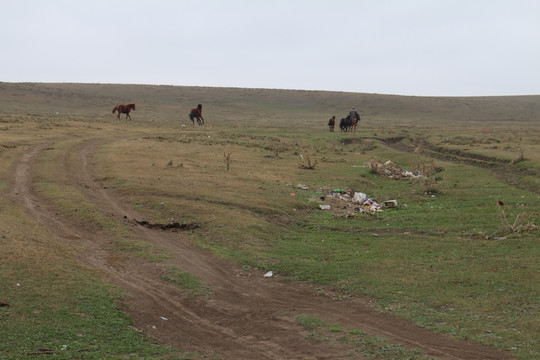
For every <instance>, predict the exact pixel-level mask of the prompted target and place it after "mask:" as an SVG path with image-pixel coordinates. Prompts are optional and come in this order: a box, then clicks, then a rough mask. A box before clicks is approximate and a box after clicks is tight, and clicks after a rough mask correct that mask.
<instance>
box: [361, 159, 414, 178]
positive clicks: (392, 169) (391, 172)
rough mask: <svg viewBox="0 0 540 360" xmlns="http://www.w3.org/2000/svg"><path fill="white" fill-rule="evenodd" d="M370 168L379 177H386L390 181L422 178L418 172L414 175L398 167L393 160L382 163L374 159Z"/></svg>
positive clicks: (369, 163) (370, 163) (370, 162)
mask: <svg viewBox="0 0 540 360" xmlns="http://www.w3.org/2000/svg"><path fill="white" fill-rule="evenodd" d="M368 166H369V167H370V168H371V170H372V171H373V172H374V173H375V174H378V175H381V176H386V177H388V178H390V179H396V180H406V179H419V178H421V177H422V174H421V173H420V171H418V170H416V171H415V172H414V173H413V172H412V171H409V170H403V169H402V168H401V166H399V165H397V164H396V163H394V162H393V161H391V160H388V161H387V162H385V163H383V162H382V161H379V160H376V159H372V160H370V161H369V162H368Z"/></svg>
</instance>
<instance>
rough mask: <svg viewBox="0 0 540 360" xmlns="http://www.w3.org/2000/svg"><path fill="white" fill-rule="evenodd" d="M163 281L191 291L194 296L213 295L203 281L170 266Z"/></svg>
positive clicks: (163, 276) (163, 275) (162, 277)
mask: <svg viewBox="0 0 540 360" xmlns="http://www.w3.org/2000/svg"><path fill="white" fill-rule="evenodd" d="M160 277H161V279H163V280H165V281H169V282H171V283H173V284H175V285H177V286H179V287H180V288H182V289H186V290H189V293H190V295H192V296H206V295H208V294H210V293H211V289H210V288H209V287H207V286H205V285H203V284H202V283H201V280H200V279H199V278H198V277H197V276H195V275H193V274H191V273H188V272H184V271H180V270H178V269H177V268H176V267H174V266H170V267H169V268H168V270H167V272H166V273H164V274H162V275H161V276H160Z"/></svg>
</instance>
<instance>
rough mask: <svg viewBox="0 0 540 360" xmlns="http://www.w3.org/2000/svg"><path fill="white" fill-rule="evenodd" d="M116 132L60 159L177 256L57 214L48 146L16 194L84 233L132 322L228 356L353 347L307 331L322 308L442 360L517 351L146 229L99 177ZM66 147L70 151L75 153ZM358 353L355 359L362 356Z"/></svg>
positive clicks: (328, 354)
mask: <svg viewBox="0 0 540 360" xmlns="http://www.w3.org/2000/svg"><path fill="white" fill-rule="evenodd" d="M114 140H116V139H113V138H96V139H86V140H82V141H81V142H79V143H77V144H76V145H73V147H72V148H71V149H70V150H69V151H67V152H66V154H64V155H63V156H64V157H65V162H64V163H63V164H59V166H64V167H66V168H69V169H70V174H71V181H72V182H73V183H74V184H76V186H78V187H80V188H81V189H84V191H85V193H86V194H87V196H88V199H89V200H90V201H92V202H93V203H94V204H96V205H98V206H99V208H100V209H101V211H102V212H103V213H105V214H111V216H112V217H114V218H115V219H116V220H117V221H119V222H125V223H126V225H128V226H129V230H130V232H131V233H132V235H133V236H134V237H135V238H137V239H139V240H141V241H144V242H146V243H148V244H151V245H154V246H156V247H158V248H160V249H162V250H163V251H165V252H167V253H168V254H170V255H171V258H170V259H167V260H165V261H164V262H163V263H149V262H145V261H143V260H142V259H139V258H137V257H135V256H133V257H130V258H129V259H117V258H116V257H115V256H114V254H111V252H110V251H109V242H110V239H107V238H106V235H104V234H100V233H93V232H89V231H85V230H84V229H77V228H75V227H74V226H73V225H72V224H70V223H69V221H68V220H67V219H64V218H62V217H61V216H60V215H56V213H55V212H54V211H53V209H49V208H48V207H47V205H46V204H45V202H43V201H42V200H40V199H39V198H38V197H37V196H36V195H35V194H34V193H33V192H32V166H33V163H34V161H37V160H38V159H39V155H40V154H41V153H42V151H44V150H45V149H46V148H47V146H48V144H42V145H38V146H36V147H33V148H31V149H30V150H29V151H27V152H26V153H25V154H24V155H23V156H22V157H21V159H20V161H19V164H18V165H17V167H16V169H15V171H14V175H13V176H14V184H15V185H14V190H13V194H14V196H16V197H17V198H19V204H20V205H21V206H24V207H25V208H26V209H27V210H28V211H29V212H30V213H31V214H32V216H33V217H35V218H36V219H37V220H38V221H40V222H42V223H43V225H44V226H45V225H47V226H52V227H53V229H54V230H57V231H58V232H57V234H58V236H60V237H65V238H69V239H74V238H75V239H78V240H77V242H78V243H79V244H80V245H81V246H83V247H84V248H85V250H84V252H83V254H81V259H82V260H83V261H85V262H86V263H88V264H89V265H91V266H92V267H94V268H96V269H98V270H99V271H101V272H102V273H103V274H104V275H105V277H106V278H107V279H108V280H109V281H111V282H112V283H113V284H115V285H117V286H118V287H120V288H121V289H123V290H125V291H126V292H127V293H128V294H129V296H128V298H127V299H126V302H127V304H128V309H127V310H126V312H127V313H128V314H129V315H130V316H131V317H132V318H133V321H134V325H135V327H137V328H138V329H140V330H142V331H144V332H145V333H146V334H147V335H148V336H149V337H151V338H153V339H156V340H157V341H158V342H159V343H162V344H167V345H170V346H173V347H175V348H177V349H179V350H182V351H196V352H199V353H201V354H206V355H210V356H217V357H219V358H222V359H250V358H253V357H255V356H257V357H258V358H260V359H342V358H347V357H348V356H347V354H348V353H349V351H350V350H351V348H347V347H346V346H336V345H333V344H331V343H328V342H317V341H315V340H310V339H307V338H306V337H305V333H306V332H305V331H304V330H303V329H301V328H300V326H298V325H297V324H296V322H295V316H297V315H316V316H318V317H319V318H321V319H322V320H324V321H328V322H332V323H338V324H340V325H341V326H342V327H344V328H347V329H362V330H365V331H366V332H367V333H369V334H373V335H378V336H382V337H384V338H386V339H387V340H389V341H391V342H395V343H401V344H403V345H404V346H406V347H410V348H417V349H420V350H421V351H422V352H423V353H425V354H427V355H430V356H433V357H437V358H440V359H486V360H487V359H493V360H496V359H511V358H512V356H511V355H510V354H508V353H506V352H503V351H500V350H498V349H494V348H491V347H487V346H483V345H479V344H476V343H472V342H469V341H464V340H457V339H454V338H451V337H449V336H445V335H441V334H435V333H433V332H431V331H428V330H425V329H422V328H419V327H417V326H415V325H414V324H412V323H411V322H409V321H406V320H402V319H399V318H395V317H393V316H390V315H387V314H381V313H377V312H375V311H374V310H373V309H372V308H371V307H370V305H369V301H368V299H364V298H361V297H355V298H351V299H346V300H341V301H337V300H335V298H336V296H335V295H336V294H333V293H331V292H323V291H316V290H314V289H312V288H311V287H309V286H308V285H307V284H302V283H297V282H295V283H293V284H291V283H286V282H284V281H281V279H279V276H277V277H274V278H271V279H266V278H264V277H263V276H262V273H259V272H251V273H246V272H244V271H243V270H242V269H241V268H240V267H239V266H238V265H237V264H234V263H231V262H228V261H225V260H222V259H219V258H216V257H215V256H213V255H212V254H211V253H209V252H207V251H204V250H201V249H199V248H197V247H195V246H193V245H192V244H191V243H190V241H189V239H188V238H187V235H185V234H182V233H170V232H163V231H159V230H151V229H147V228H145V227H143V226H140V225H137V224H135V223H134V222H132V221H129V219H135V218H140V214H137V213H135V212H134V211H132V210H129V209H127V208H126V207H124V206H123V205H122V203H121V202H120V201H119V200H118V199H117V198H116V197H115V196H114V193H113V191H111V190H110V189H105V188H103V186H101V185H100V184H99V182H98V181H97V180H95V179H96V175H98V174H95V173H94V168H93V165H92V161H93V158H92V156H93V154H94V153H95V152H96V151H97V150H98V149H99V148H100V147H101V146H103V145H105V144H107V143H109V142H111V141H114ZM68 153H69V154H68ZM169 266H175V267H177V268H178V269H180V270H182V271H187V272H189V273H192V274H194V275H196V276H198V277H199V278H200V279H201V280H202V281H203V282H204V283H205V284H207V285H208V286H209V287H210V288H211V290H212V292H211V294H210V295H208V296H206V297H204V296H199V297H193V296H190V295H189V294H185V291H181V290H180V289H179V288H178V287H176V286H174V285H173V284H170V283H168V282H166V281H164V280H162V279H161V278H160V276H161V275H163V274H164V273H165V271H166V270H167V268H168V267H169ZM164 318H165V319H167V320H164ZM357 358H358V357H357Z"/></svg>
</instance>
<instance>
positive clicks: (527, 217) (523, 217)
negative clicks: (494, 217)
mask: <svg viewBox="0 0 540 360" xmlns="http://www.w3.org/2000/svg"><path fill="white" fill-rule="evenodd" d="M497 210H498V213H499V219H500V220H501V225H502V226H501V227H502V230H503V232H504V233H507V234H510V233H516V234H519V233H522V232H529V231H533V230H536V229H537V228H538V227H537V226H536V225H535V224H534V216H533V215H532V214H531V213H527V212H521V213H519V214H517V215H516V218H515V219H514V221H513V222H510V221H509V220H508V217H507V216H506V212H505V211H504V203H503V202H502V201H499V202H498V203H497Z"/></svg>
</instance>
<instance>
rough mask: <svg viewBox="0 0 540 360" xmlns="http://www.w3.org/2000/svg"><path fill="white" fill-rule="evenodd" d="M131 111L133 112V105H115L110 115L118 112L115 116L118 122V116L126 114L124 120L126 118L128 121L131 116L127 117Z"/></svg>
mask: <svg viewBox="0 0 540 360" xmlns="http://www.w3.org/2000/svg"><path fill="white" fill-rule="evenodd" d="M131 110H135V103H129V104H126V105H116V106H115V107H114V108H113V109H112V113H113V114H114V113H115V112H117V111H118V115H117V116H116V119H117V120H120V114H126V120H127V119H128V118H129V120H131V116H129V112H130V111H131Z"/></svg>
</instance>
